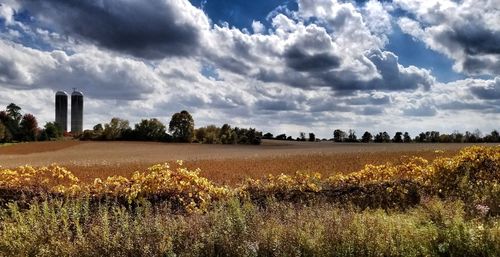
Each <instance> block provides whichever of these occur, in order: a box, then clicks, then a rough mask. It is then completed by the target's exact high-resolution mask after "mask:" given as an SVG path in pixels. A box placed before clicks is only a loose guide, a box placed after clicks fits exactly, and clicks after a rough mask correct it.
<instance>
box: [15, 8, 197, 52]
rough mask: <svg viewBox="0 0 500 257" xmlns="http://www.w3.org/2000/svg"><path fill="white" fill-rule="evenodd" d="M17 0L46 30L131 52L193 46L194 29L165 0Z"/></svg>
mask: <svg viewBox="0 0 500 257" xmlns="http://www.w3.org/2000/svg"><path fill="white" fill-rule="evenodd" d="M21 2H22V3H23V5H24V8H25V9H27V10H28V12H29V13H30V14H33V15H34V16H35V17H37V18H38V20H39V21H41V22H42V23H46V25H47V26H48V27H49V28H51V29H55V30H56V31H58V32H61V33H64V34H67V35H71V36H75V37H77V38H81V39H86V40H89V41H91V42H93V43H96V44H97V45H100V46H103V47H106V48H109V49H112V50H116V51H119V52H123V53H127V54H131V55H133V56H136V57H143V58H149V59H158V58H163V57H165V56H170V55H190V54H193V53H194V52H196V50H197V47H198V46H199V29H198V28H197V27H196V26H195V24H193V23H189V22H182V21H180V14H179V13H178V12H179V10H178V8H176V7H175V6H174V4H173V3H172V2H169V1H160V0H155V1H147V2H143V1H125V0H106V1H99V0H85V1H81V0H44V1H36V0H22V1H21Z"/></svg>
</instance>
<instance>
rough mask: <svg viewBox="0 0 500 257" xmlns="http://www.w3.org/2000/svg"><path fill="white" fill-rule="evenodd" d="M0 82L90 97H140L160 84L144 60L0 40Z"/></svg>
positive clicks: (11, 86) (18, 86)
mask: <svg viewBox="0 0 500 257" xmlns="http://www.w3.org/2000/svg"><path fill="white" fill-rule="evenodd" d="M0 82H3V84H4V87H9V88H11V89H15V90H19V89H22V90H30V89H41V88H48V89H53V90H62V89H71V88H73V87H76V88H79V89H80V90H84V91H86V92H88V93H89V95H90V96H92V97H94V98H112V99H130V100H133V99H140V98H142V97H143V96H144V95H147V94H151V93H152V92H153V90H154V88H155V86H158V85H162V83H163V82H161V81H160V79H159V77H158V76H157V75H156V74H155V72H154V71H152V70H151V69H150V68H149V67H148V66H147V65H146V64H145V63H143V62H140V61H137V60H133V59H130V58H124V57H119V56H115V55H113V54H111V53H106V52H102V51H99V50H98V49H95V48H93V47H89V48H88V49H86V50H83V49H81V52H79V53H75V54H73V55H68V54H67V53H65V52H63V51H58V50H55V51H52V52H45V51H40V50H35V49H31V48H28V47H24V46H21V45H19V44H14V43H9V42H4V41H3V40H0Z"/></svg>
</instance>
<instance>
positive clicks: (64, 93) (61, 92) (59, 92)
mask: <svg viewBox="0 0 500 257" xmlns="http://www.w3.org/2000/svg"><path fill="white" fill-rule="evenodd" d="M56 95H63V96H68V94H66V92H64V91H57V92H56Z"/></svg>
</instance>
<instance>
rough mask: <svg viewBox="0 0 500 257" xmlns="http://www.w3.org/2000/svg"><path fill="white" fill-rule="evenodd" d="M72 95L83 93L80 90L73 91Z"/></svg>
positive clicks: (81, 94)
mask: <svg viewBox="0 0 500 257" xmlns="http://www.w3.org/2000/svg"><path fill="white" fill-rule="evenodd" d="M71 95H77V96H83V93H82V92H80V91H73V93H72V94H71Z"/></svg>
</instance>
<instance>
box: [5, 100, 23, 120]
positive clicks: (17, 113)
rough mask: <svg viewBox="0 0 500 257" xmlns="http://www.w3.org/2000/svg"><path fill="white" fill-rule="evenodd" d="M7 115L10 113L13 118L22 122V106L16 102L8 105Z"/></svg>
mask: <svg viewBox="0 0 500 257" xmlns="http://www.w3.org/2000/svg"><path fill="white" fill-rule="evenodd" d="M7 115H9V117H10V118H11V119H13V120H15V121H17V122H20V121H21V117H22V115H21V107H19V106H17V105H16V104H14V103H11V104H9V105H7Z"/></svg>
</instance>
